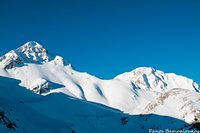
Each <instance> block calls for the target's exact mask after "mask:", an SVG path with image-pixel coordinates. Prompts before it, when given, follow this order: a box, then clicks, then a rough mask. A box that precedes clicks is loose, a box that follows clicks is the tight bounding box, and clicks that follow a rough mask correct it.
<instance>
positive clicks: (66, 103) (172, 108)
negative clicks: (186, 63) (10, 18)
mask: <svg viewBox="0 0 200 133" xmlns="http://www.w3.org/2000/svg"><path fill="white" fill-rule="evenodd" d="M199 90H200V86H199V85H198V84H197V83H196V82H195V81H193V80H192V79H189V78H186V77H184V76H180V75H176V74H174V73H164V72H162V71H159V70H155V69H154V68H151V67H140V68H137V69H135V70H133V71H131V72H126V73H123V74H120V75H118V76H116V77H115V78H114V79H110V80H103V79H100V78H97V77H95V76H93V75H90V74H88V73H83V72H78V71H77V70H75V69H74V68H73V67H72V65H71V64H70V63H68V62H67V61H65V60H64V59H63V58H62V57H60V56H54V55H53V54H51V53H49V51H48V50H46V49H45V48H44V47H43V46H42V45H40V44H39V43H37V42H35V41H31V42H27V43H26V44H24V45H22V46H21V47H19V48H17V49H16V50H11V51H10V52H8V53H7V54H5V55H3V56H1V57H0V132H5V133H7V132H8V133H9V132H17V133H23V132H25V133H36V132H38V133H39V132H41V133H111V132H112V133H139V132H141V133H142V132H144V133H146V132H149V129H152V130H165V129H173V130H174V129H175V130H180V129H192V130H195V129H199V128H200V126H199V121H200V94H199Z"/></svg>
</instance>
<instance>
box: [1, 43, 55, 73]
mask: <svg viewBox="0 0 200 133" xmlns="http://www.w3.org/2000/svg"><path fill="white" fill-rule="evenodd" d="M52 59H54V58H53V57H52V56H50V55H49V53H48V51H47V50H46V49H45V48H43V47H42V45H40V44H39V43H37V42H35V41H30V42H27V43H26V44H24V45H23V46H21V47H19V48H18V49H16V50H12V51H10V52H8V53H7V54H5V55H3V56H2V57H0V67H1V68H4V69H11V68H13V67H16V66H20V65H23V64H25V63H39V64H42V63H45V62H48V61H51V60H52Z"/></svg>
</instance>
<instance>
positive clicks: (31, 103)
mask: <svg viewBox="0 0 200 133" xmlns="http://www.w3.org/2000/svg"><path fill="white" fill-rule="evenodd" d="M0 82H1V83H4V84H0V112H1V113H0V116H3V117H0V132H3V133H7V132H8V133H9V132H16V133H22V132H27V133H36V132H38V133H66V132H67V133H94V132H95V133H111V132H114V133H122V132H123V133H130V132H131V133H134V132H141V133H146V132H147V131H148V130H149V128H152V129H153V128H155V127H159V128H158V129H165V128H168V129H181V128H186V129H189V128H190V127H191V125H189V124H187V123H185V122H184V121H181V120H178V119H175V118H172V117H166V116H160V115H153V114H151V115H143V116H141V115H128V114H124V113H123V112H121V111H119V110H116V109H113V108H109V107H106V106H103V105H100V104H97V103H91V102H87V101H83V100H80V99H77V98H73V97H70V96H67V95H65V94H62V93H52V94H49V95H47V96H42V95H37V94H34V93H33V92H32V91H29V90H27V89H25V88H22V87H20V86H17V85H18V83H19V81H16V80H14V79H8V78H3V77H0ZM11 92H12V93H11ZM8 94H9V95H8ZM1 114H3V115H1ZM147 118H148V119H147ZM4 120H5V121H4ZM161 121H162V122H161ZM171 123H173V124H171Z"/></svg>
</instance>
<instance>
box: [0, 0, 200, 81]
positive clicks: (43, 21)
mask: <svg viewBox="0 0 200 133" xmlns="http://www.w3.org/2000/svg"><path fill="white" fill-rule="evenodd" d="M30 40H35V41H37V42H39V43H41V44H42V45H43V46H44V47H46V48H47V49H48V50H49V51H50V52H51V53H54V54H58V55H61V56H63V57H64V58H65V60H67V61H69V62H70V63H72V64H73V66H75V68H76V69H77V70H79V71H86V72H88V73H90V74H94V75H97V76H99V77H103V78H106V79H109V78H113V77H114V76H116V75H117V74H120V73H122V72H125V71H130V70H132V69H134V68H136V67H140V66H151V67H154V68H156V69H160V70H163V71H165V72H174V73H177V74H181V75H185V76H187V77H190V78H192V79H194V80H196V81H197V82H198V83H200V60H199V57H200V52H199V50H200V1H199V0H187V1H186V0H180V1H179V0H165V1H164V0H157V1H155V0H146V1H144V0H138V1H134V0H130V1H126V0H120V1H118V0H113V1H112V0H63V1H61V0H0V47H1V49H0V54H1V55H2V54H4V53H5V52H7V51H9V50H11V49H15V48H17V47H19V46H20V45H22V44H23V43H25V42H27V41H30Z"/></svg>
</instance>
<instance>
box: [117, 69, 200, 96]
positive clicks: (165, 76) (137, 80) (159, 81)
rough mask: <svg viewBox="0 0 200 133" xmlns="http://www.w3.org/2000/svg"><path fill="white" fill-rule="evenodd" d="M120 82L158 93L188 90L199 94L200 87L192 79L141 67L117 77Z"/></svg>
mask: <svg viewBox="0 0 200 133" xmlns="http://www.w3.org/2000/svg"><path fill="white" fill-rule="evenodd" d="M115 79H118V80H124V81H128V82H131V83H132V84H134V85H135V86H136V88H138V89H143V90H151V91H155V92H158V93H162V92H165V91H168V90H170V89H173V88H186V89H190V90H194V91H197V92H199V90H200V87H199V85H198V84H197V83H196V82H194V81H193V80H191V79H188V78H186V77H183V76H179V75H176V74H173V73H164V72H162V71H159V70H155V69H153V68H151V67H140V68H137V69H135V70H133V71H131V72H126V73H123V74H121V75H118V76H117V77H115Z"/></svg>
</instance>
